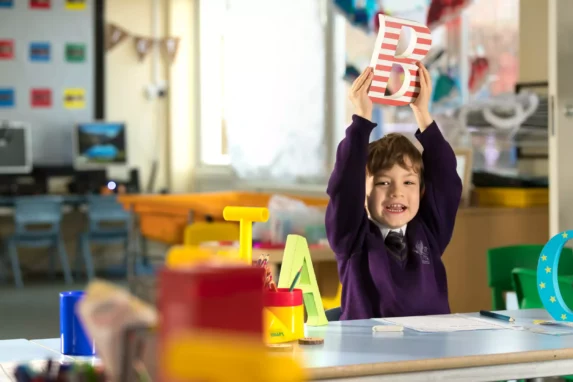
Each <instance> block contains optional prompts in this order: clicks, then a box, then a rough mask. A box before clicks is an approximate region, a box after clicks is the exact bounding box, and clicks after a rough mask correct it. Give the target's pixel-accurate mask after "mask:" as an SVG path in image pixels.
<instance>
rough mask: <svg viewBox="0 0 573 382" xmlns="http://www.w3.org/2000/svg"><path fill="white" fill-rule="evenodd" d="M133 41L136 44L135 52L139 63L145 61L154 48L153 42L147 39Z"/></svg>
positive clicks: (137, 38)
mask: <svg viewBox="0 0 573 382" xmlns="http://www.w3.org/2000/svg"><path fill="white" fill-rule="evenodd" d="M133 41H134V42H135V50H136V51H137V56H138V57H139V61H143V60H144V59H145V56H147V53H149V51H150V49H151V47H152V44H153V40H152V39H150V38H146V37H134V39H133Z"/></svg>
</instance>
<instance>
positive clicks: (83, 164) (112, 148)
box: [73, 122, 127, 169]
mask: <svg viewBox="0 0 573 382" xmlns="http://www.w3.org/2000/svg"><path fill="white" fill-rule="evenodd" d="M74 135H75V136H74V140H73V142H74V167H76V168H80V169H81V168H97V167H99V168H101V167H107V166H110V165H127V150H126V136H125V123H111V122H90V123H80V124H78V125H77V126H76V128H75V129H74Z"/></svg>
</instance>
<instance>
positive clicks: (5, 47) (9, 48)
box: [0, 40, 14, 60]
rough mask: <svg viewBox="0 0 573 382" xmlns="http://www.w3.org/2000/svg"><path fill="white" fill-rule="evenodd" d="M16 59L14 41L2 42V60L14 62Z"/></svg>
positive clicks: (0, 41)
mask: <svg viewBox="0 0 573 382" xmlns="http://www.w3.org/2000/svg"><path fill="white" fill-rule="evenodd" d="M13 58H14V41H13V40H0V60H12V59H13Z"/></svg>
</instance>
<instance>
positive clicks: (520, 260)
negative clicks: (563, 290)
mask: <svg viewBox="0 0 573 382" xmlns="http://www.w3.org/2000/svg"><path fill="white" fill-rule="evenodd" d="M543 247H544V245H539V244H534V245H512V246H508V247H499V248H491V249H489V250H488V251H487V278H488V285H489V287H490V288H491V293H492V309H493V310H505V308H506V307H505V299H504V296H503V295H504V293H505V292H513V291H514V289H513V280H512V275H511V272H512V271H513V269H514V268H525V269H532V270H536V269H537V262H538V260H539V255H540V254H541V250H542V249H543ZM559 274H560V275H573V249H571V248H563V251H562V252H561V258H560V261H559Z"/></svg>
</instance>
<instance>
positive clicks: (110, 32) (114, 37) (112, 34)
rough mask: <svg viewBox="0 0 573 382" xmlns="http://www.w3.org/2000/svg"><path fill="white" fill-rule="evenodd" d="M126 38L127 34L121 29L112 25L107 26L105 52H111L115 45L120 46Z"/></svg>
mask: <svg viewBox="0 0 573 382" xmlns="http://www.w3.org/2000/svg"><path fill="white" fill-rule="evenodd" d="M127 37H129V34H128V33H127V32H126V31H125V30H124V29H123V28H120V27H118V26H117V25H114V24H108V25H107V36H106V51H110V50H112V49H113V48H114V47H115V46H116V45H118V44H120V43H121V42H122V41H123V40H125V39H126V38H127Z"/></svg>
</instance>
